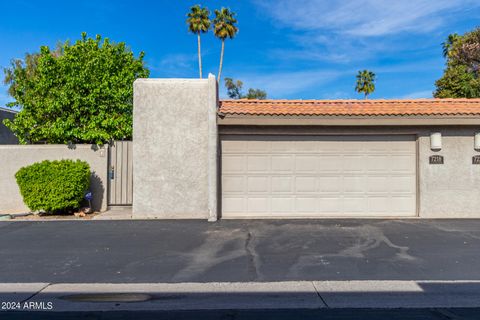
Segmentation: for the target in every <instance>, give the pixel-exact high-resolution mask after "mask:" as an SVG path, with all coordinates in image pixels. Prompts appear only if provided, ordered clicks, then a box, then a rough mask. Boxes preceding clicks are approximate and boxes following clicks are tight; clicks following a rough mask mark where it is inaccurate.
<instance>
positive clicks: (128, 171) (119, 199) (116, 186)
mask: <svg viewBox="0 0 480 320" xmlns="http://www.w3.org/2000/svg"><path fill="white" fill-rule="evenodd" d="M108 150H109V151H108V205H109V206H131V205H132V197H133V172H132V167H133V166H132V164H133V161H132V160H133V159H132V141H115V142H114V143H113V144H112V145H111V146H110V148H108Z"/></svg>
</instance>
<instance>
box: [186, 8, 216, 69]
mask: <svg viewBox="0 0 480 320" xmlns="http://www.w3.org/2000/svg"><path fill="white" fill-rule="evenodd" d="M187 24H188V31H190V32H191V33H193V34H196V35H197V45H198V69H199V71H200V79H201V78H202V49H201V41H200V35H201V34H202V33H207V32H208V30H210V25H211V21H210V11H209V10H208V8H202V7H200V5H198V4H197V5H195V6H193V7H191V8H190V12H189V13H188V14H187Z"/></svg>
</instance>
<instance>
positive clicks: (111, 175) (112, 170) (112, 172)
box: [108, 166, 115, 180]
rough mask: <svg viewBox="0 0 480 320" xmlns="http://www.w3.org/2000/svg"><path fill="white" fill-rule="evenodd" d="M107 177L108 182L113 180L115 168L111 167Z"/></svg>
mask: <svg viewBox="0 0 480 320" xmlns="http://www.w3.org/2000/svg"><path fill="white" fill-rule="evenodd" d="M108 177H109V178H110V180H113V179H114V178H115V167H114V166H111V167H110V170H108Z"/></svg>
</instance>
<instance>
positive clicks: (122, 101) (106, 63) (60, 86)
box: [4, 33, 149, 144]
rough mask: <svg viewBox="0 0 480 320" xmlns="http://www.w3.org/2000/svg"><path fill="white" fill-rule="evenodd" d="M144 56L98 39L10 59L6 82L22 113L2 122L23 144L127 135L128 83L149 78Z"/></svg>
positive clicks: (129, 120)
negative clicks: (136, 55)
mask: <svg viewBox="0 0 480 320" xmlns="http://www.w3.org/2000/svg"><path fill="white" fill-rule="evenodd" d="M143 57H144V54H143V52H142V53H140V56H139V57H138V58H135V57H134V55H133V53H132V52H131V50H129V49H128V48H127V47H126V45H125V43H123V42H121V43H112V42H110V41H109V40H108V39H104V40H103V41H102V39H101V37H100V36H97V37H96V38H95V39H92V38H87V35H86V33H82V38H81V40H78V41H76V42H75V43H74V44H71V43H69V42H68V41H67V42H65V43H63V44H60V45H59V46H58V48H57V49H56V50H53V51H52V50H50V48H49V47H46V46H43V47H41V49H40V53H36V54H27V55H26V57H25V59H24V60H14V61H12V63H11V66H10V67H9V68H7V69H6V70H5V84H7V85H9V91H8V92H9V93H10V95H11V96H12V97H13V98H14V99H15V101H14V102H12V103H10V104H9V106H10V107H14V106H16V107H20V108H21V111H20V112H19V113H18V114H17V115H16V117H15V118H14V120H13V121H10V120H5V121H4V123H5V125H6V126H7V127H9V128H10V129H11V130H12V131H13V133H14V134H15V135H16V136H17V137H18V138H19V140H20V142H21V143H23V144H25V143H38V142H44V143H96V144H103V143H106V142H109V141H111V140H115V139H129V138H131V136H132V109H133V86H132V84H133V81H134V80H135V79H137V78H144V77H148V75H149V71H148V69H146V67H145V66H144V62H143Z"/></svg>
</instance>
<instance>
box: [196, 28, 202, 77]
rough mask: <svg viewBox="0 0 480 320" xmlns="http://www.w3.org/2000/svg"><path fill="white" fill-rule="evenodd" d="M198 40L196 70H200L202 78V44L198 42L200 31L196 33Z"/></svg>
mask: <svg viewBox="0 0 480 320" xmlns="http://www.w3.org/2000/svg"><path fill="white" fill-rule="evenodd" d="M197 41H198V70H199V71H200V79H202V46H201V44H200V32H199V33H198V34H197Z"/></svg>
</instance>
